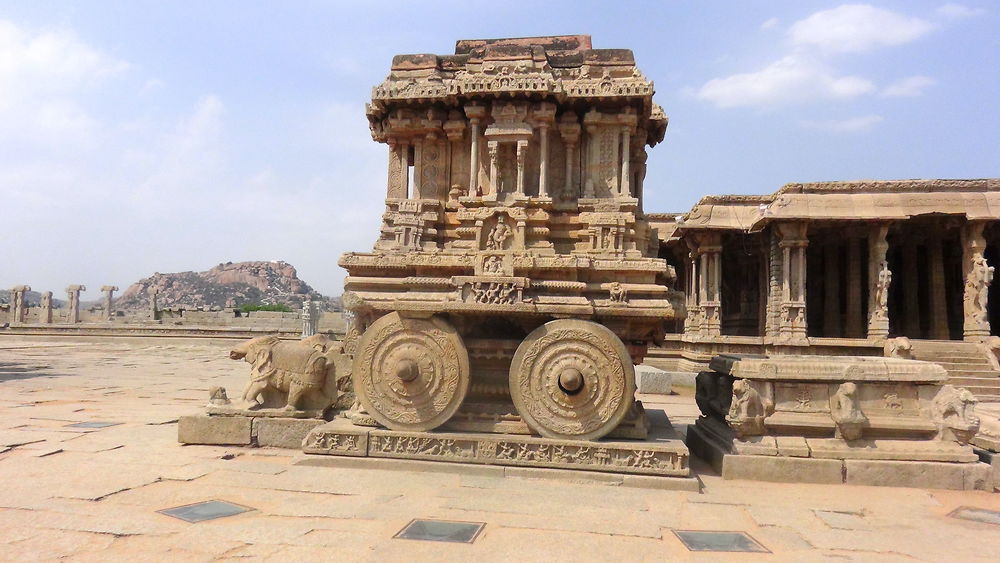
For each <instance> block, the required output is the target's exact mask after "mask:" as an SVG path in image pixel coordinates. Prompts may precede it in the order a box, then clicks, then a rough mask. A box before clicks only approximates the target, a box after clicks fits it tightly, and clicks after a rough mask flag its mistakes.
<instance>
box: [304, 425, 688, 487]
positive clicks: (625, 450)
mask: <svg viewBox="0 0 1000 563" xmlns="http://www.w3.org/2000/svg"><path fill="white" fill-rule="evenodd" d="M303 451H304V452H305V453H311V454H323V455H347V456H366V455H367V456H369V457H384V458H396V459H420V460H432V461H448V462H461V463H478V464H491V465H516V466H524V467H550V468H564V469H581V470H587V471H607V472H614V473H631V474H640V475H669V476H684V477H686V476H687V475H688V474H689V469H688V454H687V450H686V449H685V448H683V447H680V448H678V447H676V446H673V447H669V446H668V447H664V446H658V445H653V444H643V443H636V444H634V445H632V444H628V443H621V442H607V443H602V442H571V441H560V440H549V439H544V438H534V437H528V436H523V437H522V436H509V435H502V436H468V435H459V434H453V435H440V436H432V435H428V434H425V433H420V432H397V431H391V430H372V431H370V432H369V431H367V429H359V430H356V431H355V430H352V429H346V428H345V429H330V430H322V429H321V428H317V429H315V430H313V432H312V433H311V434H310V435H309V436H308V437H307V438H306V439H305V442H304V443H303Z"/></svg>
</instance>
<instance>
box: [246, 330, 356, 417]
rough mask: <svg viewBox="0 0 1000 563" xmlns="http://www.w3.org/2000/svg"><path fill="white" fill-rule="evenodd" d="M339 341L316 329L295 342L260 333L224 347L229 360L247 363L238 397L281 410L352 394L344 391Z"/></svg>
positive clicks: (320, 406)
mask: <svg viewBox="0 0 1000 563" xmlns="http://www.w3.org/2000/svg"><path fill="white" fill-rule="evenodd" d="M342 346H343V345H342V343H340V342H336V341H333V340H331V339H330V338H328V337H327V336H326V335H323V334H317V335H314V336H310V337H309V338H305V339H303V340H300V341H298V342H285V341H282V340H280V339H278V337H277V336H261V337H258V338H254V339H252V340H248V341H246V342H243V343H242V344H240V345H238V346H236V347H235V348H233V349H232V350H231V351H230V352H229V357H230V358H231V359H234V360H246V362H247V363H248V364H250V381H249V383H247V386H246V388H245V389H244V391H243V395H242V397H243V400H244V401H246V402H248V403H254V402H257V403H258V404H259V406H260V407H262V408H284V409H285V410H286V411H320V412H322V411H325V410H326V409H328V408H330V407H331V406H334V404H339V403H340V402H343V400H347V401H348V404H350V401H353V397H346V396H343V395H347V394H352V393H350V391H351V389H350V379H351V368H350V365H351V364H350V359H349V358H348V357H347V356H346V355H344V354H343V352H342Z"/></svg>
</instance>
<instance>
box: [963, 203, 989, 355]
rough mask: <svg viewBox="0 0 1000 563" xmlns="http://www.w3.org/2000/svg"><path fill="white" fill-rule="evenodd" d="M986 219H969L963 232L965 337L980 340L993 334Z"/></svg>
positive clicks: (972, 340) (973, 340) (967, 339)
mask: <svg viewBox="0 0 1000 563" xmlns="http://www.w3.org/2000/svg"><path fill="white" fill-rule="evenodd" d="M985 227H986V223H985V222H983V221H969V222H968V223H966V225H965V229H964V231H963V233H962V273H963V274H964V276H965V296H964V299H963V305H964V309H965V311H964V312H965V322H964V333H965V334H964V335H965V340H966V341H970V342H979V341H982V340H985V339H986V338H988V337H989V335H990V321H989V317H988V316H987V305H988V298H989V289H990V284H991V283H992V282H993V267H992V266H990V265H989V264H987V263H986V256H985V255H984V252H985V251H986V239H985V238H984V237H983V229H984V228H985Z"/></svg>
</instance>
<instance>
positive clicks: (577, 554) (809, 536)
mask: <svg viewBox="0 0 1000 563" xmlns="http://www.w3.org/2000/svg"><path fill="white" fill-rule="evenodd" d="M231 345H232V342H231V341H221V340H219V341H212V340H200V341H199V340H174V339H152V338H151V339H111V338H106V339H97V338H95V339H91V340H87V339H82V338H66V337H64V338H51V339H43V338H40V337H35V338H31V337H10V336H8V337H3V338H2V339H0V391H2V392H0V559H3V560H18V561H23V560H53V559H59V558H66V559H68V560H94V561H107V560H114V559H124V558H128V559H130V560H132V561H140V560H150V561H153V560H155V561H162V560H184V561H198V560H215V559H243V558H254V559H273V560H296V561H309V560H338V561H396V560H408V561H412V560H425V561H440V560H476V561H505V560H546V561H581V560H616V561H646V560H648V561H663V560H712V561H716V560H734V561H748V560H754V559H760V560H786V561H787V560H796V561H803V560H823V559H830V560H845V559H846V560H858V561H897V560H898V561H912V560H926V561H943V560H950V561H954V560H961V561H971V560H983V561H992V560H995V558H996V554H997V553H1000V525H994V524H987V523H981V522H974V521H968V520H962V519H958V518H954V517H951V516H949V513H951V512H952V511H953V510H955V509H958V508H960V507H972V508H979V509H986V510H995V511H1000V495H997V494H988V493H982V492H961V491H937V490H916V489H896V488H874V487H852V486H847V485H843V486H822V485H802V484H778V483H760V482H750V481H723V480H721V479H720V478H719V477H718V476H717V475H715V474H714V473H712V471H711V470H710V469H709V468H707V467H706V466H704V465H701V464H695V466H694V469H695V472H696V473H697V474H698V476H699V478H700V479H701V481H702V483H703V486H704V487H703V492H702V493H700V494H698V493H690V492H678V491H666V490H656V489H639V488H627V487H621V486H614V485H611V484H601V483H595V482H594V481H593V479H587V480H582V481H581V480H577V481H574V480H572V479H571V478H567V477H564V476H561V477H560V478H555V479H531V478H518V477H506V478H501V477H494V476H484V475H476V474H459V473H451V472H416V471H401V470H391V471H390V470H371V469H348V468H329V467H312V466H304V465H295V464H294V462H295V460H296V459H298V458H299V457H301V454H299V453H298V452H296V451H292V450H277V449H249V448H225V447H211V446H181V445H179V444H178V443H177V425H176V420H177V418H178V416H180V415H183V414H193V413H196V412H199V411H200V410H201V409H202V407H203V405H204V404H205V403H206V402H207V397H208V389H209V387H211V386H215V385H223V386H225V387H227V388H228V389H229V392H230V396H234V395H237V394H238V392H239V390H240V389H242V387H243V385H244V383H245V378H246V367H245V364H243V363H242V362H234V361H231V360H229V359H228V358H227V354H226V350H227V349H228V347H229V346H231ZM681 391H682V393H681V394H680V395H674V396H669V397H665V398H664V397H661V398H659V399H654V398H652V397H651V396H647V397H643V399H644V402H645V403H646V406H647V408H660V409H664V410H666V412H667V414H668V415H669V416H670V419H671V421H672V422H673V423H674V424H675V425H676V426H677V427H678V429H679V430H682V431H683V430H684V429H685V425H686V424H687V423H690V422H692V421H693V420H694V418H695V416H696V414H697V408H696V407H695V405H694V401H693V399H692V398H691V397H690V393H689V392H687V393H685V392H684V390H683V389H682V390H681ZM80 422H108V423H114V424H115V425H113V426H106V427H103V428H74V427H70V426H69V425H71V424H74V423H80ZM208 500H223V501H228V502H232V503H235V504H239V505H243V506H246V507H250V508H253V509H254V510H252V511H249V512H244V513H242V514H238V515H236V516H230V517H225V518H220V519H217V520H210V521H204V522H199V523H194V524H192V523H188V522H185V521H183V520H179V519H176V518H172V517H170V516H167V515H164V514H161V513H158V512H157V511H159V510H163V509H167V508H171V507H176V506H180V505H187V504H192V503H197V502H201V501H208ZM414 518H428V519H442V520H459V521H472V522H485V523H486V525H485V528H484V529H483V530H482V532H481V533H480V534H479V536H478V537H477V538H476V540H475V541H474V543H472V544H459V543H441V542H426V541H415V540H407V539H394V538H393V536H394V535H395V534H396V533H397V532H398V531H399V530H400V529H401V528H403V527H404V526H405V525H406V524H407V523H409V522H410V521H411V520H412V519H414ZM674 530H726V531H742V532H746V533H748V534H749V535H750V536H751V537H753V538H754V539H755V540H756V541H757V542H759V543H760V544H761V545H763V546H764V547H765V548H766V549H768V550H769V551H770V553H720V552H691V551H688V549H687V548H686V547H685V546H684V544H682V543H681V541H680V540H679V539H678V537H677V536H676V535H675V534H674Z"/></svg>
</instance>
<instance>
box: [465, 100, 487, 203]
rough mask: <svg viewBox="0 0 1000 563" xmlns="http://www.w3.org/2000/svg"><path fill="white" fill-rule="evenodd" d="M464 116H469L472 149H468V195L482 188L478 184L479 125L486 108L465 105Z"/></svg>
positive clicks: (484, 115)
mask: <svg viewBox="0 0 1000 563" xmlns="http://www.w3.org/2000/svg"><path fill="white" fill-rule="evenodd" d="M465 116H466V117H468V118H469V131H470V137H471V139H472V143H471V146H472V149H471V150H470V151H469V195H475V194H476V193H477V190H480V189H481V188H482V186H480V185H479V137H480V131H479V125H480V123H482V120H483V118H484V117H486V108H485V107H484V106H479V105H468V106H465ZM491 178H492V176H491Z"/></svg>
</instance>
